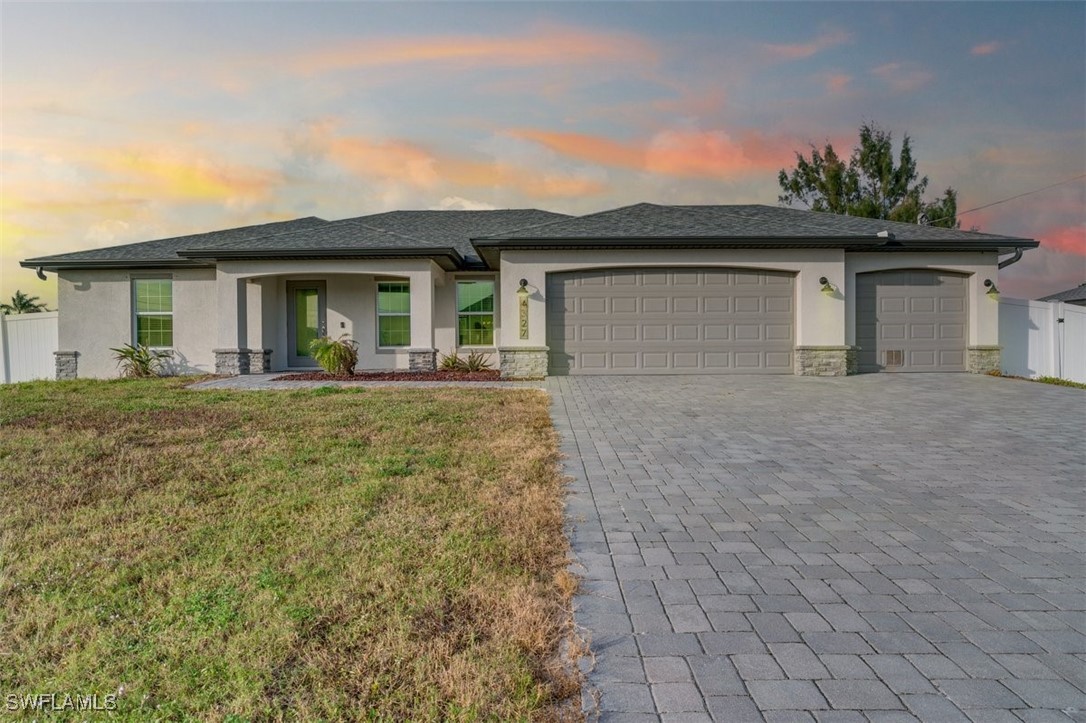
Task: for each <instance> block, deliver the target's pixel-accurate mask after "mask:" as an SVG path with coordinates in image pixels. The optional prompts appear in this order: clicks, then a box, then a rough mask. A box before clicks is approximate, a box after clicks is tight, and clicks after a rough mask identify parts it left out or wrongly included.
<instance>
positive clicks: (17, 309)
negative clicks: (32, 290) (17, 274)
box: [0, 291, 49, 314]
mask: <svg viewBox="0 0 1086 723" xmlns="http://www.w3.org/2000/svg"><path fill="white" fill-rule="evenodd" d="M38 298H39V297H37V296H27V295H26V294H24V293H23V292H21V291H16V292H15V293H14V294H13V295H12V297H11V303H10V304H0V314H34V313H37V312H39V311H49V309H47V308H46V306H45V304H43V303H41V302H40V301H39V300H38Z"/></svg>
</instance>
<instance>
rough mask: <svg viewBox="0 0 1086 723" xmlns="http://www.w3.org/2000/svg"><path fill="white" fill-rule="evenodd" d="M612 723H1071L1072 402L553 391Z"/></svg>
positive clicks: (594, 708) (1076, 532) (1035, 394)
mask: <svg viewBox="0 0 1086 723" xmlns="http://www.w3.org/2000/svg"><path fill="white" fill-rule="evenodd" d="M547 387H548V389H549V390H550V391H551V393H552V394H553V397H554V405H553V415H554V419H555V423H556V425H557V427H558V429H559V431H560V433H561V435H562V443H563V451H564V453H565V454H566V455H567V456H568V459H567V471H568V473H569V474H570V475H572V476H573V477H574V480H575V481H574V483H573V488H572V495H571V498H570V502H569V515H570V519H571V522H572V529H573V532H572V537H573V544H574V552H575V555H576V557H577V560H578V563H579V565H580V566H581V568H580V572H581V573H582V574H583V576H584V578H585V579H584V585H583V593H582V594H581V595H579V596H578V598H577V599H576V601H575V608H576V620H577V622H578V623H579V624H580V625H581V626H583V627H584V628H585V630H586V631H587V636H588V637H589V638H590V639H591V647H592V650H593V653H594V663H595V664H594V668H593V669H592V671H591V672H590V673H589V676H588V682H589V685H588V686H587V688H588V689H587V690H586V694H585V698H586V706H587V708H588V709H589V711H590V713H592V714H593V715H595V714H599V715H600V716H601V717H603V718H605V719H618V720H640V719H645V720H658V719H663V720H707V719H710V718H712V719H715V720H721V721H737V722H744V721H760V720H763V719H764V720H770V721H810V720H818V721H865V720H872V721H904V720H916V719H920V720H924V721H940V722H941V721H968V720H974V721H984V722H985V723H988V722H992V721H994V722H999V721H1018V720H1024V721H1049V720H1052V721H1056V720H1062V721H1067V720H1086V713H1084V711H1086V693H1084V692H1083V691H1084V689H1086V635H1084V633H1086V613H1084V612H1083V611H1084V609H1086V604H1084V602H1086V595H1084V592H1083V591H1084V586H1086V568H1084V560H1086V556H1084V555H1086V534H1084V532H1086V526H1084V495H1083V487H1084V477H1086V451H1084V449H1086V444H1084V437H1086V435H1084V431H1086V393H1083V392H1082V391H1079V390H1074V389H1066V388H1058V387H1051V386H1047V385H1042V384H1035V383H1030V382H1025V381H1018V380H1009V379H996V378H990V377H977V376H969V375H952V374H946V375H869V376H859V377H849V378H838V379H820V378H804V377H717V378H690V377H686V378H683V377H658V378H645V377H641V378H630V377H597V378H592V377H580V378H552V379H549V380H548V381H547Z"/></svg>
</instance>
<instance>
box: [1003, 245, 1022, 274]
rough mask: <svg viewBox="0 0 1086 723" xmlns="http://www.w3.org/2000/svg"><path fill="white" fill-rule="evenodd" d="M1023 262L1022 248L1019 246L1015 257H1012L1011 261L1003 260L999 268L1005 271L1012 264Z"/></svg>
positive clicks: (1015, 251)
mask: <svg viewBox="0 0 1086 723" xmlns="http://www.w3.org/2000/svg"><path fill="white" fill-rule="evenodd" d="M1021 260H1022V247H1021V246H1019V247H1017V248H1016V249H1015V250H1014V256H1011V257H1010V258H1009V259H1003V260H1002V261H1000V262H999V268H1001V269H1005V268H1007V267H1008V266H1010V265H1011V264H1016V263H1018V262H1019V261H1021Z"/></svg>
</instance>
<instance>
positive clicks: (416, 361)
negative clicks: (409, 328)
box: [407, 349, 437, 372]
mask: <svg viewBox="0 0 1086 723" xmlns="http://www.w3.org/2000/svg"><path fill="white" fill-rule="evenodd" d="M407 369H408V371H413V372H432V371H434V370H435V369H437V349H408V350H407Z"/></svg>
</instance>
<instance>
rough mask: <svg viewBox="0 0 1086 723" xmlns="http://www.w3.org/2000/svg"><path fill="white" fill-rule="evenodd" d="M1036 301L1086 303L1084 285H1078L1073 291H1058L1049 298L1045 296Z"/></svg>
mask: <svg viewBox="0 0 1086 723" xmlns="http://www.w3.org/2000/svg"><path fill="white" fill-rule="evenodd" d="M1038 301H1067V302H1074V301H1086V283H1082V284H1079V285H1078V286H1076V287H1075V288H1073V289H1067V290H1066V291H1060V292H1058V293H1055V294H1051V295H1050V296H1045V297H1042V298H1040V299H1038Z"/></svg>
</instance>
